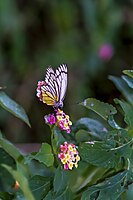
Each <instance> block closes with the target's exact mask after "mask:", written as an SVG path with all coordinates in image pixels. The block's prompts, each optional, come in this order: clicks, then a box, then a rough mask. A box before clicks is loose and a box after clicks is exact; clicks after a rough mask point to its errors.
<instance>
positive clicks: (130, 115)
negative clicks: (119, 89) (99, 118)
mask: <svg viewBox="0 0 133 200" xmlns="http://www.w3.org/2000/svg"><path fill="white" fill-rule="evenodd" d="M115 102H116V103H119V104H120V106H121V107H122V109H123V111H124V114H125V115H124V116H125V117H124V120H125V122H126V123H127V124H128V125H129V127H130V128H133V106H132V105H130V104H129V103H127V102H125V101H121V100H119V99H115Z"/></svg>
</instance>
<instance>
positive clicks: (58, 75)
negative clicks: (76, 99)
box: [41, 64, 67, 107]
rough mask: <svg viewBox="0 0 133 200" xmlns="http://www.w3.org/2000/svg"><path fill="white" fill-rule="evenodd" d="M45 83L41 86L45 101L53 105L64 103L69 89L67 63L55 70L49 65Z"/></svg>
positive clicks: (57, 105)
mask: <svg viewBox="0 0 133 200" xmlns="http://www.w3.org/2000/svg"><path fill="white" fill-rule="evenodd" d="M45 83H46V85H43V86H42V87H41V90H42V96H43V102H44V103H46V104H47V105H52V106H53V107H59V106H60V105H62V104H63V100H64V97H65V93H66V89H67V65H66V64H62V65H60V66H59V67H58V69H56V71H55V72H54V70H53V69H52V68H51V67H49V68H48V69H47V71H46V76H45Z"/></svg>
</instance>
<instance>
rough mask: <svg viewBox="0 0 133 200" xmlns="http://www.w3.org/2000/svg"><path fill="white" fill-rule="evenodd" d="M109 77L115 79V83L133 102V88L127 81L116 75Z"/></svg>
mask: <svg viewBox="0 0 133 200" xmlns="http://www.w3.org/2000/svg"><path fill="white" fill-rule="evenodd" d="M109 79H110V80H111V81H113V83H114V84H115V85H116V87H117V88H118V90H120V92H121V93H122V94H123V95H124V97H125V98H126V99H127V100H128V101H129V102H130V103H131V104H133V90H132V88H130V87H129V86H128V85H127V83H126V82H125V81H124V80H123V79H122V78H119V77H115V76H109Z"/></svg>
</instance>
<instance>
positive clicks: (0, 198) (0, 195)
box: [0, 192, 14, 200]
mask: <svg viewBox="0 0 133 200" xmlns="http://www.w3.org/2000/svg"><path fill="white" fill-rule="evenodd" d="M13 198H14V197H13V195H12V194H10V193H7V192H0V200H13Z"/></svg>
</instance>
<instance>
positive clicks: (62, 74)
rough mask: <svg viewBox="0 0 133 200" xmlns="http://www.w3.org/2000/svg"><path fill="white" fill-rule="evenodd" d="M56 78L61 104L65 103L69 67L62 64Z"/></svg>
mask: <svg viewBox="0 0 133 200" xmlns="http://www.w3.org/2000/svg"><path fill="white" fill-rule="evenodd" d="M55 78H56V82H57V85H58V93H59V102H63V100H64V98H65V94H66V89H67V65H66V64H62V65H60V66H59V67H58V69H56V72H55Z"/></svg>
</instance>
